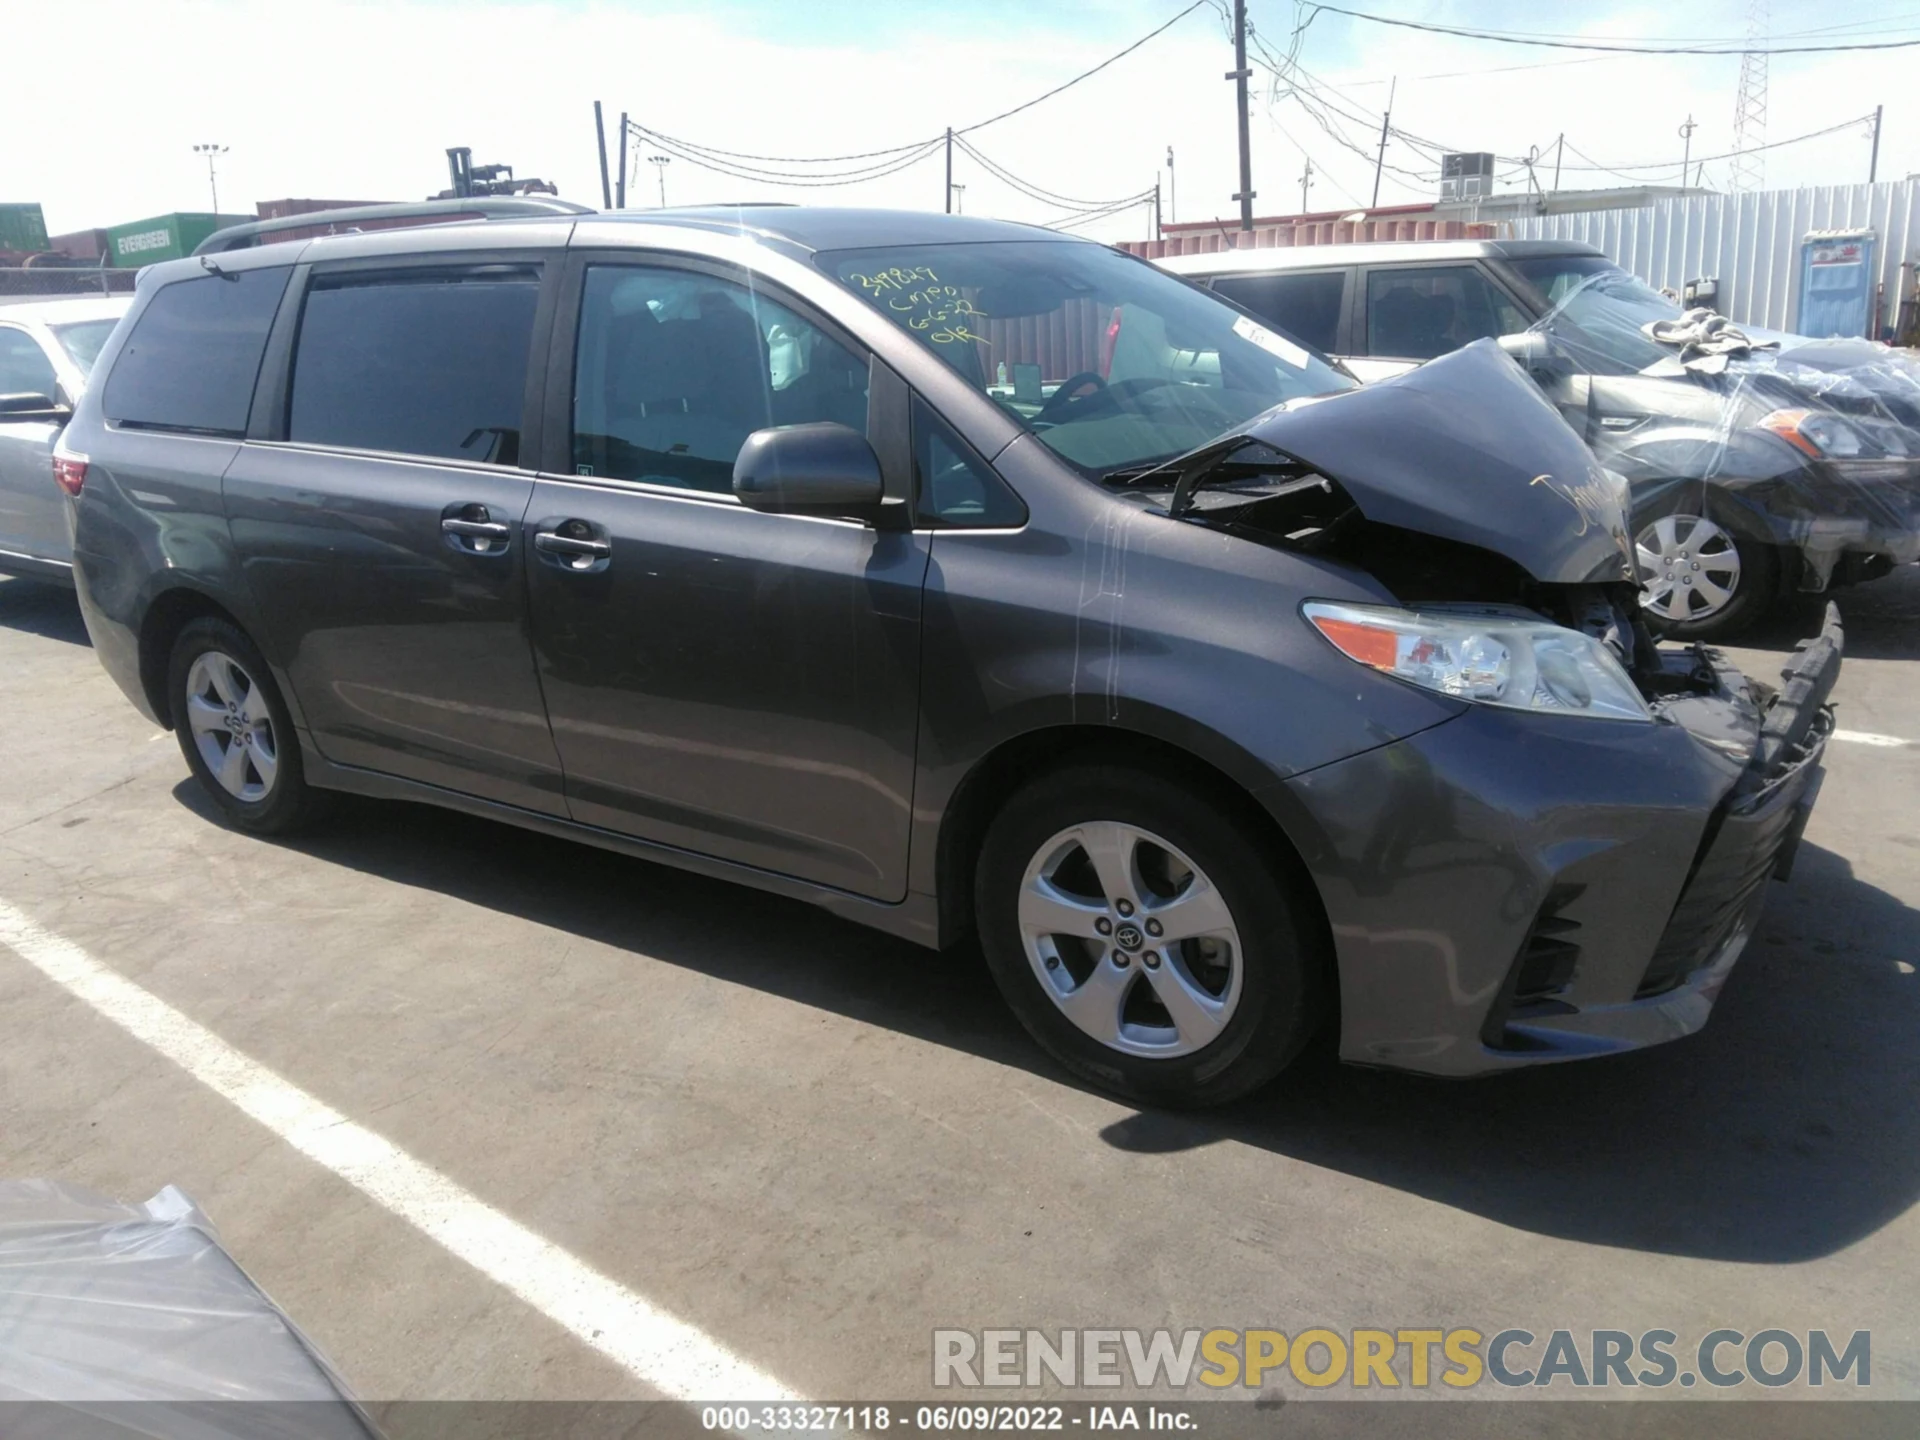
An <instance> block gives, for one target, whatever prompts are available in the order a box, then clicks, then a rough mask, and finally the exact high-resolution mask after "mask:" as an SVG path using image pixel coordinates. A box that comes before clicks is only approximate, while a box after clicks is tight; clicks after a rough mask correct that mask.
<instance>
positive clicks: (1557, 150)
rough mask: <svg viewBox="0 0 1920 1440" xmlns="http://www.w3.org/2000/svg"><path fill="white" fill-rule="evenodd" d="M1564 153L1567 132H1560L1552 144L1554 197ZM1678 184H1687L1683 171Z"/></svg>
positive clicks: (1685, 174)
mask: <svg viewBox="0 0 1920 1440" xmlns="http://www.w3.org/2000/svg"><path fill="white" fill-rule="evenodd" d="M1566 153H1567V132H1566V131H1564V130H1562V131H1561V132H1560V138H1559V139H1558V140H1556V141H1554V142H1553V193H1554V194H1556V195H1558V194H1559V193H1560V161H1561V160H1562V159H1563V158H1565V156H1566ZM1680 183H1681V184H1682V185H1684V184H1686V183H1687V172H1686V171H1685V170H1684V169H1683V170H1682V171H1681V172H1680Z"/></svg>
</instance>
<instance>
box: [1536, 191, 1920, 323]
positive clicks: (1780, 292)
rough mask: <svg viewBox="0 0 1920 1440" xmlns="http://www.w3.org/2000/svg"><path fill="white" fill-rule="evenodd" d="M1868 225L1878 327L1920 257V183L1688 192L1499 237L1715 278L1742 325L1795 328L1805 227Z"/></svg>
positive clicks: (1542, 218)
mask: <svg viewBox="0 0 1920 1440" xmlns="http://www.w3.org/2000/svg"><path fill="white" fill-rule="evenodd" d="M1868 228H1871V229H1872V230H1873V231H1874V232H1875V234H1876V236H1877V237H1878V248H1877V252H1876V257H1875V265H1876V268H1877V269H1878V271H1879V280H1880V287H1881V289H1880V297H1879V309H1878V314H1879V317H1880V324H1882V325H1888V324H1891V323H1892V320H1893V318H1894V307H1895V306H1896V304H1897V303H1898V297H1899V295H1900V284H1901V274H1900V266H1901V263H1902V262H1903V261H1904V262H1908V263H1912V262H1914V261H1915V259H1916V252H1917V251H1920V179H1911V180H1895V181H1889V182H1887V183H1886V184H1881V185H1820V186H1813V187H1809V188H1807V189H1803V190H1761V191H1756V192H1754V193H1751V194H1746V195H1690V196H1683V197H1680V198H1677V199H1673V200H1661V201H1657V202H1656V203H1654V204H1652V205H1649V206H1648V207H1646V208H1645V209H1643V210H1589V211H1584V212H1582V213H1579V214H1572V215H1535V216H1530V217H1528V218H1527V219H1524V220H1510V221H1506V222H1504V223H1503V225H1502V227H1501V233H1502V234H1503V235H1507V236H1510V237H1511V238H1513V239H1516V240H1578V241H1580V242H1582V243H1584V244H1587V245H1593V246H1597V247H1598V248H1600V249H1601V250H1604V251H1606V253H1607V254H1608V255H1609V256H1611V257H1612V258H1613V259H1614V260H1615V261H1617V262H1618V263H1619V264H1621V265H1623V266H1625V267H1626V268H1627V269H1629V270H1631V271H1633V273H1634V274H1636V275H1638V276H1639V277H1640V278H1641V279H1642V280H1645V281H1647V282H1648V283H1649V284H1651V285H1655V286H1660V287H1664V288H1668V289H1672V290H1675V291H1678V290H1679V289H1680V288H1681V286H1683V285H1685V284H1686V282H1687V281H1689V280H1699V279H1706V278H1717V279H1718V280H1719V281H1720V307H1719V308H1720V309H1721V311H1722V312H1723V313H1725V314H1726V315H1728V316H1730V317H1731V318H1732V319H1733V320H1735V321H1736V322H1738V323H1739V324H1742V325H1761V326H1766V327H1768V328H1770V329H1774V330H1791V329H1792V328H1793V322H1794V318H1795V315H1796V313H1797V311H1798V308H1799V300H1800V296H1799V289H1800V245H1801V241H1802V240H1804V239H1805V238H1806V235H1807V232H1808V231H1811V230H1853V229H1868Z"/></svg>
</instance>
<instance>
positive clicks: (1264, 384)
mask: <svg viewBox="0 0 1920 1440" xmlns="http://www.w3.org/2000/svg"><path fill="white" fill-rule="evenodd" d="M817 263H819V264H820V265H821V266H822V267H823V268H824V269H825V270H826V271H827V273H828V274H830V275H831V276H833V278H834V279H836V280H838V281H839V282H840V283H841V284H842V285H845V286H846V287H847V288H848V289H849V290H852V291H853V292H854V293H855V294H857V295H859V296H861V297H862V298H863V299H865V300H866V301H867V303H868V304H870V305H872V306H873V308H874V309H876V310H878V311H879V312H880V313H881V314H882V315H885V316H886V317H887V318H889V319H890V320H892V321H893V322H894V323H895V324H896V325H898V326H900V328H901V329H903V330H905V331H906V332H907V333H908V334H909V335H911V336H913V338H914V339H916V340H918V341H919V342H920V343H921V344H922V345H924V346H926V348H927V349H928V350H929V351H931V352H932V353H933V354H935V355H937V356H939V357H940V359H941V360H943V361H944V362H945V363H946V364H948V365H950V366H951V367H952V368H953V369H954V370H955V371H957V372H958V373H959V374H960V375H961V376H963V377H964V378H965V379H966V380H967V381H969V382H970V383H971V384H973V385H976V386H978V387H979V388H980V390H981V391H983V392H984V393H985V394H986V395H987V396H988V397H989V398H991V399H992V400H993V401H994V402H995V403H996V404H998V405H999V406H1000V407H1001V408H1002V409H1003V410H1005V411H1006V412H1007V413H1008V414H1009V415H1011V416H1013V417H1014V419H1016V420H1017V421H1019V422H1020V423H1021V424H1022V425H1024V426H1025V427H1026V428H1027V429H1029V430H1031V431H1032V432H1033V433H1034V434H1035V435H1037V436H1038V437H1039V438H1040V440H1041V441H1042V443H1044V444H1045V445H1046V446H1047V447H1048V448H1049V449H1051V450H1053V451H1054V453H1056V454H1058V455H1060V456H1061V457H1062V458H1064V459H1066V460H1067V461H1069V462H1071V463H1072V464H1074V465H1075V466H1077V467H1079V468H1080V469H1081V470H1083V471H1085V472H1087V473H1088V474H1093V475H1105V474H1108V473H1109V472H1112V471H1116V470H1127V469H1132V468H1134V467H1137V466H1139V465H1142V464H1146V463H1149V462H1154V461H1159V460H1165V459H1169V458H1171V457H1172V456H1175V455H1179V454H1182V453H1184V452H1185V451H1188V450H1191V449H1193V448H1194V447H1196V446H1198V445H1203V444H1205V443H1206V442H1207V441H1209V440H1211V439H1213V438H1214V437H1215V436H1217V435H1220V434H1222V433H1224V432H1226V431H1228V430H1232V429H1234V428H1236V427H1238V426H1240V425H1242V424H1244V423H1245V422H1246V421H1248V420H1250V419H1252V418H1253V417H1254V416H1256V415H1258V414H1260V413H1261V412H1263V411H1265V410H1270V409H1272V408H1273V407H1274V406H1275V405H1279V404H1281V403H1282V402H1284V401H1288V400H1296V399H1300V398H1302V397H1304V396H1308V395H1324V394H1327V393H1329V392H1331V391H1335V390H1346V389H1350V388H1352V386H1353V383H1354V382H1353V381H1352V380H1350V379H1348V378H1347V377H1346V376H1345V375H1344V374H1342V373H1341V372H1340V371H1338V370H1336V369H1335V368H1334V367H1333V365H1332V364H1331V363H1329V362H1328V361H1327V360H1326V359H1325V358H1323V357H1322V356H1319V355H1316V354H1314V353H1313V352H1312V351H1310V350H1308V349H1307V348H1306V347H1305V346H1304V345H1301V344H1300V343H1298V342H1297V341H1295V340H1293V339H1291V338H1290V337H1288V336H1286V335H1284V334H1282V333H1280V332H1279V331H1276V330H1273V329H1271V328H1269V327H1267V326H1265V325H1262V324H1260V323H1259V322H1258V321H1256V320H1253V319H1252V318H1250V317H1249V316H1247V315H1245V314H1244V313H1242V312H1241V311H1240V310H1238V309H1235V308H1234V307H1232V306H1230V305H1227V304H1225V303H1224V302H1222V301H1220V300H1217V299H1215V298H1214V297H1213V296H1211V295H1208V294H1207V293H1206V292H1205V291H1202V290H1198V289H1195V288H1194V287H1192V286H1190V285H1188V284H1186V283H1185V282H1183V281H1180V280H1177V279H1175V278H1173V277H1172V276H1170V275H1168V274H1166V273H1165V272H1163V271H1161V270H1158V269H1156V268H1154V267H1153V266H1152V265H1148V264H1146V263H1144V262H1142V261H1138V260H1134V259H1132V258H1130V257H1128V256H1125V255H1122V254H1120V253H1118V252H1117V251H1114V250H1110V249H1108V248H1107V247H1106V246H1104V245H1095V244H1091V243H1086V242H1080V241H1045V240H1039V241H1022V240H1014V241H982V242H974V243H967V244H955V245H906V246H899V247H889V248H886V249H874V250H841V251H837V252H832V253H828V254H822V255H820V256H818V257H817Z"/></svg>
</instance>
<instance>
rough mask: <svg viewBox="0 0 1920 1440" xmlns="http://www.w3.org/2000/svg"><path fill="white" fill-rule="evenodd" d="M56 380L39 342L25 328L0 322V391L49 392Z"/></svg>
mask: <svg viewBox="0 0 1920 1440" xmlns="http://www.w3.org/2000/svg"><path fill="white" fill-rule="evenodd" d="M58 383H59V382H58V381H57V380H56V379H55V378H54V373H53V362H52V361H51V360H49V359H48V358H47V355H46V352H45V351H44V350H42V349H41V348H40V342H39V341H38V340H35V339H34V338H33V336H31V335H29V334H27V332H26V331H24V330H16V329H14V328H13V327H12V326H11V325H0V395H49V396H50V395H52V394H53V388H54V386H55V385H56V384H58Z"/></svg>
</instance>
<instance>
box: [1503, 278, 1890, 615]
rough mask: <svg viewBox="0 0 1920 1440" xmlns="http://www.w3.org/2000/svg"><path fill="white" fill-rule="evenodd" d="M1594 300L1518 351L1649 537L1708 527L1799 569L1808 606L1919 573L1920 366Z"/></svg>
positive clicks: (1843, 344) (1541, 329)
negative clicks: (1888, 570) (1835, 588)
mask: <svg viewBox="0 0 1920 1440" xmlns="http://www.w3.org/2000/svg"><path fill="white" fill-rule="evenodd" d="M1597 279H1598V280H1599V281H1600V283H1604V277H1597ZM1592 283H1595V282H1589V284H1592ZM1586 289H1587V286H1582V287H1579V288H1578V289H1576V290H1575V291H1574V292H1573V293H1571V294H1569V295H1568V296H1566V297H1565V298H1564V299H1563V300H1562V301H1561V302H1560V303H1559V304H1558V305H1556V306H1555V308H1554V310H1553V311H1552V312H1550V313H1549V314H1548V315H1546V316H1545V317H1544V318H1542V319H1541V320H1540V321H1539V322H1538V323H1537V324H1536V325H1535V326H1534V327H1533V330H1532V331H1530V332H1529V333H1528V336H1527V337H1526V344H1525V345H1524V346H1521V347H1516V346H1514V345H1511V344H1509V345H1508V346H1507V348H1508V349H1509V350H1510V351H1514V352H1515V353H1516V358H1519V359H1521V361H1522V363H1523V365H1525V366H1527V368H1529V369H1530V370H1532V371H1533V373H1534V377H1535V379H1536V380H1538V381H1539V382H1540V384H1541V385H1542V387H1543V388H1544V389H1545V391H1546V393H1547V394H1548V396H1549V397H1550V398H1551V399H1552V400H1553V401H1554V402H1555V403H1556V404H1557V406H1558V407H1559V409H1560V410H1561V413H1562V414H1563V415H1565V416H1566V418H1567V420H1568V421H1569V423H1571V424H1572V425H1573V426H1574V428H1575V429H1576V430H1577V431H1578V432H1579V433H1580V434H1581V435H1582V436H1583V437H1584V438H1585V439H1586V441H1587V442H1588V444H1589V445H1591V446H1592V447H1593V449H1594V451H1595V453H1596V454H1597V455H1598V456H1599V458H1600V461H1601V463H1602V464H1604V465H1605V466H1607V467H1608V468H1609V469H1611V470H1615V471H1618V472H1619V473H1620V474H1621V475H1622V476H1624V477H1625V478H1626V480H1627V482H1628V484H1629V486H1630V488H1631V491H1632V500H1633V513H1634V524H1635V528H1636V532H1637V533H1638V534H1640V535H1641V536H1643V537H1644V536H1646V535H1647V534H1648V528H1647V527H1648V526H1649V525H1652V524H1655V523H1658V522H1660V521H1661V520H1663V519H1665V517H1668V516H1676V515H1678V516H1688V515H1704V516H1706V517H1708V518H1710V519H1712V520H1714V521H1715V522H1716V523H1717V524H1718V525H1720V526H1721V527H1722V528H1725V529H1730V530H1733V531H1735V532H1737V533H1743V534H1745V535H1747V536H1748V537H1750V538H1752V539H1756V540H1760V541H1764V542H1767V543H1770V544H1773V545H1777V546H1781V547H1784V548H1785V549H1786V550H1787V552H1788V553H1789V554H1791V555H1794V556H1797V561H1798V563H1797V568H1796V571H1795V572H1794V573H1791V574H1790V575H1789V576H1788V577H1787V578H1788V579H1789V580H1790V581H1791V582H1792V583H1793V584H1795V585H1796V586H1797V588H1799V589H1801V590H1807V591H1820V590H1824V589H1826V588H1827V586H1828V585H1829V583H1831V582H1833V581H1834V580H1836V579H1847V578H1867V577H1868V576H1870V575H1871V574H1873V573H1878V571H1877V570H1876V569H1874V568H1870V567H1879V568H1885V567H1886V566H1888V565H1891V564H1897V563H1904V562H1907V561H1912V560H1915V559H1920V360H1916V358H1915V357H1914V356H1913V355H1912V354H1910V353H1907V352H1903V351H1899V350H1895V349H1893V348H1891V347H1889V346H1886V345H1882V344H1880V343H1878V342H1876V341H1868V340H1848V339H1833V340H1813V339H1807V338H1804V337H1800V336H1794V335H1782V334H1777V333H1773V332H1764V331H1753V332H1746V331H1743V330H1741V329H1740V328H1739V327H1738V326H1735V325H1733V324H1731V323H1730V322H1728V321H1727V320H1726V318H1725V317H1724V316H1719V315H1715V314H1712V313H1711V312H1707V311H1701V310H1694V311H1688V312H1686V313H1684V314H1683V315H1680V316H1678V317H1677V318H1674V319H1671V320H1666V321H1660V322H1652V321H1647V322H1642V323H1638V324H1635V323H1631V317H1627V316H1621V317H1619V318H1617V319H1616V318H1615V317H1614V316H1612V315H1611V314H1610V313H1609V312H1608V311H1607V309H1606V307H1604V306H1602V305H1599V304H1587V305H1585V306H1583V305H1582V303H1581V296H1582V294H1583V292H1584V291H1585V290H1586ZM1669 523H1671V522H1669ZM1681 523H1684V521H1683V522H1681ZM1646 559H1647V557H1646V556H1645V555H1643V556H1642V557H1641V560H1642V565H1643V572H1642V578H1646V579H1649V580H1650V582H1655V581H1657V577H1653V576H1650V575H1649V574H1648V573H1647V571H1646V570H1645V564H1646ZM1842 566H1847V567H1850V569H1849V571H1847V572H1845V573H1841V574H1836V571H1837V570H1838V569H1839V567H1842ZM1654 588H1656V586H1655V585H1654V584H1652V583H1650V589H1649V600H1650V602H1652V603H1654V604H1655V607H1656V609H1657V608H1658V604H1657V602H1658V597H1657V596H1656V595H1654V594H1653V589H1654Z"/></svg>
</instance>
